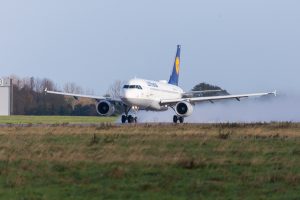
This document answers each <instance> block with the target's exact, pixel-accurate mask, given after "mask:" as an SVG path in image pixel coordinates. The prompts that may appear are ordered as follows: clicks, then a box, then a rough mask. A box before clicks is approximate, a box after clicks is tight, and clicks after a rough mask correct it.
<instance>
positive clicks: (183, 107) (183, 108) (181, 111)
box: [175, 101, 194, 117]
mask: <svg viewBox="0 0 300 200" xmlns="http://www.w3.org/2000/svg"><path fill="white" fill-rule="evenodd" d="M193 110H194V107H193V105H192V104H190V103H189V102H187V101H181V102H178V103H177V104H176V106H175V112H176V114H177V115H179V116H182V117H187V116H190V115H191V114H192V113H193Z"/></svg>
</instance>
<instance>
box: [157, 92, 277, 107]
mask: <svg viewBox="0 0 300 200" xmlns="http://www.w3.org/2000/svg"><path fill="white" fill-rule="evenodd" d="M271 94H273V95H275V96H276V91H274V92H265V93H252V94H239V95H224V96H210V97H191V98H179V99H164V100H161V101H160V104H161V105H174V104H176V103H178V102H180V101H188V102H190V103H198V102H203V101H210V102H212V103H213V101H215V100H223V99H236V100H238V101H240V99H241V98H246V97H254V96H265V95H271Z"/></svg>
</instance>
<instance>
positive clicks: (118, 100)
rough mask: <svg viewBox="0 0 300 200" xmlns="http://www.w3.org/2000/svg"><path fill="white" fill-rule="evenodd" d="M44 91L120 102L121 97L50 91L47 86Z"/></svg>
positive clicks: (75, 97)
mask: <svg viewBox="0 0 300 200" xmlns="http://www.w3.org/2000/svg"><path fill="white" fill-rule="evenodd" d="M45 93H47V94H57V95H64V96H71V97H74V99H78V98H89V99H95V100H96V101H101V100H108V101H113V102H121V99H112V98H110V97H104V96H95V95H84V94H73V93H68V92H56V91H50V90H48V89H47V88H46V89H45Z"/></svg>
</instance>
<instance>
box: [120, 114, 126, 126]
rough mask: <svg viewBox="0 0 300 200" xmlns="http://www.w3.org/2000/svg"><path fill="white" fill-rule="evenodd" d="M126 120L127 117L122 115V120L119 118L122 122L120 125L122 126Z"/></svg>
mask: <svg viewBox="0 0 300 200" xmlns="http://www.w3.org/2000/svg"><path fill="white" fill-rule="evenodd" d="M126 120H127V117H126V116H125V115H122V118H121V121H122V124H124V123H125V122H126Z"/></svg>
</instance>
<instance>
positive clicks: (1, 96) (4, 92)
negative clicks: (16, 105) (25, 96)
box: [0, 78, 13, 115]
mask: <svg viewBox="0 0 300 200" xmlns="http://www.w3.org/2000/svg"><path fill="white" fill-rule="evenodd" d="M12 93H13V89H12V80H11V79H9V78H0V115H11V113H12V108H13V105H12V102H13V99H12V97H13V94H12Z"/></svg>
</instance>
